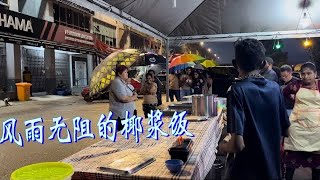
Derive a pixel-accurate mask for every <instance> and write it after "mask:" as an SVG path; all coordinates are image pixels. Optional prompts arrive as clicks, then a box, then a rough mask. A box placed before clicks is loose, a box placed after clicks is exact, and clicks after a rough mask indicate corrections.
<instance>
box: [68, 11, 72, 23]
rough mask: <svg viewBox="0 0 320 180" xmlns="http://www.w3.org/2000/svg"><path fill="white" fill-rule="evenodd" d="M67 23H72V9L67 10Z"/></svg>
mask: <svg viewBox="0 0 320 180" xmlns="http://www.w3.org/2000/svg"><path fill="white" fill-rule="evenodd" d="M67 24H68V25H72V24H73V23H72V11H71V10H70V9H68V10H67Z"/></svg>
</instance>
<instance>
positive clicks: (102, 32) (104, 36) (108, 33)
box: [93, 19, 116, 47]
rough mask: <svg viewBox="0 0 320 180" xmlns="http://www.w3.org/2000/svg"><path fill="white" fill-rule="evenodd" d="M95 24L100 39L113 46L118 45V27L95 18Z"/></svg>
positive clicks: (95, 30) (95, 31) (94, 29)
mask: <svg viewBox="0 0 320 180" xmlns="http://www.w3.org/2000/svg"><path fill="white" fill-rule="evenodd" d="M93 26H94V27H95V28H93V31H94V33H95V34H96V37H97V38H98V39H99V40H101V41H102V42H104V43H105V44H107V45H110V46H112V47H115V46H116V27H114V26H112V25H110V24H108V23H105V22H103V21H99V20H97V19H95V20H94V24H93ZM98 27H99V28H98Z"/></svg>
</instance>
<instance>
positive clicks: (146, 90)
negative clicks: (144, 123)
mask: <svg viewBox="0 0 320 180" xmlns="http://www.w3.org/2000/svg"><path fill="white" fill-rule="evenodd" d="M140 93H141V94H142V95H144V96H143V102H142V109H143V112H144V116H145V118H148V114H149V113H150V112H151V110H156V108H157V103H158V99H157V84H156V83H155V82H153V77H152V74H149V73H148V74H146V82H145V83H143V85H142V88H141V91H140Z"/></svg>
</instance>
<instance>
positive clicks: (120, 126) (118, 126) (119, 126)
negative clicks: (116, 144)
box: [117, 109, 137, 131]
mask: <svg viewBox="0 0 320 180" xmlns="http://www.w3.org/2000/svg"><path fill="white" fill-rule="evenodd" d="M133 115H134V116H136V115H137V110H136V109H135V110H134V111H133ZM123 120H125V119H123V118H120V117H118V118H117V131H121V130H122V129H123V128H124V125H122V123H121V121H123Z"/></svg>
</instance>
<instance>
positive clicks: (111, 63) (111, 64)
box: [90, 49, 140, 96]
mask: <svg viewBox="0 0 320 180" xmlns="http://www.w3.org/2000/svg"><path fill="white" fill-rule="evenodd" d="M139 54H140V52H139V51H138V50H136V49H126V50H120V51H117V52H114V53H112V54H110V55H109V56H108V57H107V58H106V59H104V60H103V61H102V62H101V63H100V64H99V65H98V66H97V67H96V68H95V69H94V70H93V72H92V76H91V81H90V96H92V95H95V94H98V93H101V92H102V91H105V90H106V88H107V87H109V85H110V84H111V81H112V80H113V79H114V78H115V76H116V74H115V71H114V70H115V68H116V66H117V65H125V66H127V67H130V66H131V65H132V64H133V63H134V62H135V61H136V60H137V58H138V57H139Z"/></svg>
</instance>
